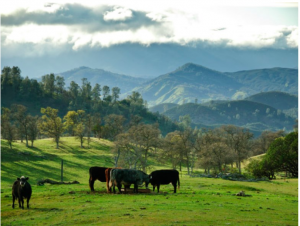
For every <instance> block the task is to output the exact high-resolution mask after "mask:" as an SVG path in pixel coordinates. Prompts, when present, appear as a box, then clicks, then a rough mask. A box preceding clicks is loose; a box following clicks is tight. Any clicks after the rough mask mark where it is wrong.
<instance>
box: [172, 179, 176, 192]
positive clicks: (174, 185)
mask: <svg viewBox="0 0 300 226" xmlns="http://www.w3.org/2000/svg"><path fill="white" fill-rule="evenodd" d="M176 184H177V183H176V181H175V182H174V181H173V182H172V185H173V187H174V193H176Z"/></svg>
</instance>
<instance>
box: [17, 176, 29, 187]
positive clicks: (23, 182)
mask: <svg viewBox="0 0 300 226" xmlns="http://www.w3.org/2000/svg"><path fill="white" fill-rule="evenodd" d="M17 180H18V181H20V186H21V187H24V186H25V184H26V183H27V180H29V177H24V176H21V178H17Z"/></svg>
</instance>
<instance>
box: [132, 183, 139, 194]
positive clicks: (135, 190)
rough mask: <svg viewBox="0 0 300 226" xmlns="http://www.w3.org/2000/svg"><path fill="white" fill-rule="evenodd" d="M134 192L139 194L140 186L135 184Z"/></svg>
mask: <svg viewBox="0 0 300 226" xmlns="http://www.w3.org/2000/svg"><path fill="white" fill-rule="evenodd" d="M133 192H135V193H139V191H138V184H134V189H133Z"/></svg>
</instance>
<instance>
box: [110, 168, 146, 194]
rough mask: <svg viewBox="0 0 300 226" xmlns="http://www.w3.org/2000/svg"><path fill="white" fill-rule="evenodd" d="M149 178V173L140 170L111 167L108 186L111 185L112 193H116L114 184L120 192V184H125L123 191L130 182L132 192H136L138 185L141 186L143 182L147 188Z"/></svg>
mask: <svg viewBox="0 0 300 226" xmlns="http://www.w3.org/2000/svg"><path fill="white" fill-rule="evenodd" d="M149 180H150V178H149V175H148V174H146V173H144V172H142V171H140V170H134V169H112V170H111V171H110V187H111V186H112V187H113V191H114V193H116V190H115V186H117V187H118V189H119V192H120V193H122V192H121V186H122V184H124V185H125V189H124V190H125V193H126V186H127V185H131V184H134V188H133V192H135V193H138V186H141V185H142V184H143V183H144V182H145V184H146V188H148V184H149Z"/></svg>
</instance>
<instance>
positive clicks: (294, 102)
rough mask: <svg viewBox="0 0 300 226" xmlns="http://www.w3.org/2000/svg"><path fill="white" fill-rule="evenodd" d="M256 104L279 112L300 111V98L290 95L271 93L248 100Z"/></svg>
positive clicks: (263, 93) (259, 94)
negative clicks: (299, 99) (299, 107)
mask: <svg viewBox="0 0 300 226" xmlns="http://www.w3.org/2000/svg"><path fill="white" fill-rule="evenodd" d="M246 99H247V100H251V101H254V102H258V103H262V104H267V105H270V106H272V107H274V108H276V109H279V110H288V109H291V108H297V109H298V97H297V96H295V95H292V94H289V93H284V92H278V91H270V92H261V93H258V94H255V95H252V96H250V97H247V98H246Z"/></svg>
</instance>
